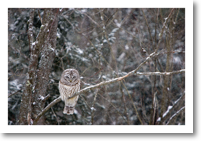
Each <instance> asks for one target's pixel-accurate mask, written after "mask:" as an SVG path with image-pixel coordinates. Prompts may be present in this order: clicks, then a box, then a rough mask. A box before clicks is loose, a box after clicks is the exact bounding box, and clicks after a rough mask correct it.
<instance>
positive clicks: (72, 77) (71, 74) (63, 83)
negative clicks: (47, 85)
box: [59, 69, 80, 115]
mask: <svg viewBox="0 0 201 141" xmlns="http://www.w3.org/2000/svg"><path fill="white" fill-rule="evenodd" d="M79 90H80V77H79V73H78V71H77V70H75V69H66V70H64V71H63V73H62V75H61V79H60V81H59V92H60V96H61V99H62V101H64V103H65V106H64V110H63V113H64V114H67V115H72V114H73V113H74V108H75V105H76V103H77V100H78V97H79V96H75V97H73V98H71V99H68V97H70V96H73V95H74V94H75V93H76V92H78V91H79Z"/></svg>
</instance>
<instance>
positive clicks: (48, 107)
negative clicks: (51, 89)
mask: <svg viewBox="0 0 201 141" xmlns="http://www.w3.org/2000/svg"><path fill="white" fill-rule="evenodd" d="M60 101H61V97H58V98H57V99H55V100H53V101H52V102H51V103H50V104H49V105H47V106H46V107H45V108H44V109H43V111H42V112H40V113H39V114H38V115H37V117H36V118H35V120H34V122H33V124H36V123H37V121H38V120H39V119H40V117H41V116H42V115H43V114H44V113H46V112H47V111H48V110H49V109H50V108H51V107H52V106H54V105H55V104H56V103H58V102H60Z"/></svg>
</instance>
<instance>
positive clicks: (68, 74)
mask: <svg viewBox="0 0 201 141" xmlns="http://www.w3.org/2000/svg"><path fill="white" fill-rule="evenodd" d="M79 80H80V76H79V73H78V71H77V70H75V69H66V70H64V71H63V73H62V75H61V83H63V84H65V85H69V86H72V85H75V84H76V83H78V82H79Z"/></svg>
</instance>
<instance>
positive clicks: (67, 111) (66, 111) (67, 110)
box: [63, 106, 74, 115]
mask: <svg viewBox="0 0 201 141" xmlns="http://www.w3.org/2000/svg"><path fill="white" fill-rule="evenodd" d="M63 113H64V114H67V115H73V113H74V107H70V106H65V107H64V111H63Z"/></svg>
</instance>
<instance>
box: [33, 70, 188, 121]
mask: <svg viewBox="0 0 201 141" xmlns="http://www.w3.org/2000/svg"><path fill="white" fill-rule="evenodd" d="M134 71H135V70H133V71H131V72H129V73H128V74H127V75H125V76H123V78H122V77H118V78H115V79H111V80H109V81H103V82H101V83H99V84H96V85H92V86H89V87H86V88H84V89H82V90H80V91H79V92H77V93H75V95H73V96H71V97H69V98H68V99H71V98H73V97H75V96H78V95H80V94H81V93H84V92H86V91H88V90H90V89H95V88H98V87H100V86H103V85H107V84H111V83H114V82H117V81H120V80H122V79H124V78H126V77H128V76H131V75H132V74H133V72H134ZM183 72H185V69H182V70H179V71H173V72H145V73H140V72H137V73H134V74H133V75H172V74H178V73H183ZM121 78H122V79H121ZM60 101H61V97H58V98H57V99H55V100H54V101H52V102H51V103H50V104H49V105H47V106H46V107H45V108H44V109H43V110H42V111H41V112H40V113H39V114H38V115H37V117H36V118H35V120H34V123H33V124H36V123H37V121H38V120H39V118H40V117H41V116H42V115H43V114H44V113H46V112H47V111H48V110H49V109H50V108H51V107H52V106H54V105H55V104H56V103H58V102H60Z"/></svg>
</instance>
